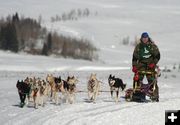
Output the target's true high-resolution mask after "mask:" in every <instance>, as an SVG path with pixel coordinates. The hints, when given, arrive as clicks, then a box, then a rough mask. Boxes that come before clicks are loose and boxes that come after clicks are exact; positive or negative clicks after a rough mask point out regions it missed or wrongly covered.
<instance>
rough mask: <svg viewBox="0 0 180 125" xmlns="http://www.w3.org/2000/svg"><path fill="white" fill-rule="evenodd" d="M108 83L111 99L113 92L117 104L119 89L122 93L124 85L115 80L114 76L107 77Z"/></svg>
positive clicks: (117, 79)
mask: <svg viewBox="0 0 180 125" xmlns="http://www.w3.org/2000/svg"><path fill="white" fill-rule="evenodd" d="M108 83H109V86H110V92H111V97H112V98H113V91H116V98H115V101H116V102H118V98H119V88H121V89H122V91H123V90H124V89H125V88H126V84H124V83H123V81H122V79H120V78H115V76H112V75H111V74H110V75H109V78H108Z"/></svg>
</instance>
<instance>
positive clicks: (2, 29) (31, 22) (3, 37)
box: [0, 13, 98, 60]
mask: <svg viewBox="0 0 180 125" xmlns="http://www.w3.org/2000/svg"><path fill="white" fill-rule="evenodd" d="M0 49H2V50H10V51H12V52H16V53H17V52H19V51H24V52H27V53H30V54H34V55H45V56H49V55H52V54H53V55H56V56H63V57H65V58H75V59H85V60H94V59H96V60H97V59H98V55H97V50H98V49H97V48H96V47H95V46H94V45H93V44H92V43H91V42H90V41H88V40H86V39H76V38H71V37H67V36H63V35H60V34H58V33H57V32H48V31H47V29H46V28H44V27H42V26H41V21H37V20H35V19H32V18H29V17H28V18H25V17H24V16H22V17H19V14H18V13H15V14H14V15H12V16H11V15H9V16H7V17H6V19H4V18H1V19H0Z"/></svg>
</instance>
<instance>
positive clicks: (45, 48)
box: [42, 43, 48, 56]
mask: <svg viewBox="0 0 180 125" xmlns="http://www.w3.org/2000/svg"><path fill="white" fill-rule="evenodd" d="M42 55H45V56H47V55H48V46H47V44H46V43H44V45H43V49H42Z"/></svg>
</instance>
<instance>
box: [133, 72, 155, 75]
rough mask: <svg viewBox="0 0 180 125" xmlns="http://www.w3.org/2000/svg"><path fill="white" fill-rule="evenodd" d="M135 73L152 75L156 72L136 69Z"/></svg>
mask: <svg viewBox="0 0 180 125" xmlns="http://www.w3.org/2000/svg"><path fill="white" fill-rule="evenodd" d="M137 73H140V74H147V75H153V74H156V72H152V71H138V72H137Z"/></svg>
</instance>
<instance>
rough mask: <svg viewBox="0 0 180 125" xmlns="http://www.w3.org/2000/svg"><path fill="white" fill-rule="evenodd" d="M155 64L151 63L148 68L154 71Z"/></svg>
mask: <svg viewBox="0 0 180 125" xmlns="http://www.w3.org/2000/svg"><path fill="white" fill-rule="evenodd" d="M155 66H156V65H155V64H154V63H150V64H149V65H148V67H149V68H150V69H154V68H155Z"/></svg>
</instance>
